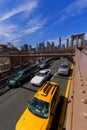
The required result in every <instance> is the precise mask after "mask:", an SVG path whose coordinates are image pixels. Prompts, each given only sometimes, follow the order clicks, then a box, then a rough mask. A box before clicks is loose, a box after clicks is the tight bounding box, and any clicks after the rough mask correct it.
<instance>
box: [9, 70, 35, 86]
mask: <svg viewBox="0 0 87 130" xmlns="http://www.w3.org/2000/svg"><path fill="white" fill-rule="evenodd" d="M32 76H33V72H32V69H30V68H26V69H23V70H21V71H19V72H17V73H16V74H15V75H14V76H12V77H11V78H9V79H8V80H7V85H8V86H9V87H10V88H11V87H16V86H20V85H21V83H22V82H23V81H24V80H26V79H27V78H29V77H30V78H31V77H32Z"/></svg>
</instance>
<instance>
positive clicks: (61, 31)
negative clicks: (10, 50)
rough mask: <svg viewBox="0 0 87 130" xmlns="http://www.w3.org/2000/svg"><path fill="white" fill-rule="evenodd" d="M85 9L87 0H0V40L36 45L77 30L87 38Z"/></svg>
mask: <svg viewBox="0 0 87 130" xmlns="http://www.w3.org/2000/svg"><path fill="white" fill-rule="evenodd" d="M86 13H87V0H84V1H83V0H70V1H68V0H66V2H64V1H63V0H61V1H60V0H59V1H58V0H54V1H50V0H44V1H41V0H25V1H24V0H21V2H20V0H14V1H12V0H7V1H6V0H3V1H0V43H4V44H6V43H8V42H10V43H12V44H14V45H15V46H17V47H20V46H21V45H23V44H25V43H26V44H29V45H32V46H36V43H41V42H43V41H45V42H46V41H50V42H52V41H55V43H56V41H57V42H58V38H59V37H61V38H65V39H66V38H70V36H71V35H72V34H78V33H86V34H85V39H87V28H86V21H87V16H86ZM56 44H57V43H56Z"/></svg>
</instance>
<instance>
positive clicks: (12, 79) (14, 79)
mask: <svg viewBox="0 0 87 130" xmlns="http://www.w3.org/2000/svg"><path fill="white" fill-rule="evenodd" d="M18 79H19V78H17V77H13V78H11V79H9V80H8V82H14V81H16V80H18Z"/></svg>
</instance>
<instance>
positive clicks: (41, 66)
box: [38, 60, 49, 69]
mask: <svg viewBox="0 0 87 130" xmlns="http://www.w3.org/2000/svg"><path fill="white" fill-rule="evenodd" d="M38 67H39V68H40V69H45V68H47V67H49V62H48V61H47V60H45V61H43V62H42V63H41V64H39V65H38Z"/></svg>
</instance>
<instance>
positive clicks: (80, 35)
mask: <svg viewBox="0 0 87 130" xmlns="http://www.w3.org/2000/svg"><path fill="white" fill-rule="evenodd" d="M84 35H85V33H82V34H76V35H72V36H71V47H73V44H74V43H73V42H74V40H76V46H79V39H80V40H81V46H84V44H85V40H84Z"/></svg>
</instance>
